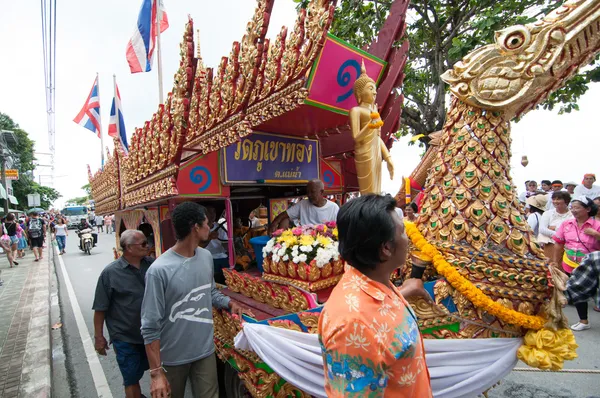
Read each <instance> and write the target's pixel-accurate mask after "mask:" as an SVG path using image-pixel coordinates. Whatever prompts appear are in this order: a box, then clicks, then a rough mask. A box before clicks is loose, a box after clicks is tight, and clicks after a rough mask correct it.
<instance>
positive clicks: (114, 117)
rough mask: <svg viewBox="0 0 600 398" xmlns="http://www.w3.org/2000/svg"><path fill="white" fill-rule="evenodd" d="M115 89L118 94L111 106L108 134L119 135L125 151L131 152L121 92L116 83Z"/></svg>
mask: <svg viewBox="0 0 600 398" xmlns="http://www.w3.org/2000/svg"><path fill="white" fill-rule="evenodd" d="M115 91H116V92H117V96H116V97H115V98H113V102H112V107H111V108H110V124H109V125H108V135H110V136H111V137H119V141H121V146H122V147H123V150H124V151H125V153H128V152H129V146H128V145H127V134H126V133H125V121H124V120H123V108H121V94H120V93H119V87H118V86H117V84H116V83H115Z"/></svg>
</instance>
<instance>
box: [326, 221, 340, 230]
mask: <svg viewBox="0 0 600 398" xmlns="http://www.w3.org/2000/svg"><path fill="white" fill-rule="evenodd" d="M325 225H326V226H327V228H331V229H333V228H335V227H336V226H337V224H336V223H335V221H327V222H326V223H325Z"/></svg>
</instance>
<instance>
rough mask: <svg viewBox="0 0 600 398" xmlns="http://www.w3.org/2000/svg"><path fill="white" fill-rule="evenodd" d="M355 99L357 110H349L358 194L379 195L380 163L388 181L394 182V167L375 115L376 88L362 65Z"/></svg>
mask: <svg viewBox="0 0 600 398" xmlns="http://www.w3.org/2000/svg"><path fill="white" fill-rule="evenodd" d="M353 91H354V97H355V98H356V102H358V106H355V107H354V108H352V109H350V129H351V130H352V138H354V155H355V156H354V162H355V163H356V174H357V176H358V187H359V189H360V193H361V194H363V195H365V194H368V193H374V194H380V193H381V162H382V161H385V162H386V163H387V168H388V171H389V172H390V178H392V179H393V178H394V164H393V163H392V158H391V157H390V153H389V152H388V150H387V147H386V146H385V144H384V142H383V140H382V139H381V126H383V121H382V120H381V117H380V116H379V112H378V111H377V105H376V104H375V97H376V96H377V87H376V84H375V81H374V80H373V79H371V78H370V77H369V76H368V75H367V72H366V70H365V64H364V62H363V63H362V67H361V74H360V76H359V77H358V79H356V82H354V90H353Z"/></svg>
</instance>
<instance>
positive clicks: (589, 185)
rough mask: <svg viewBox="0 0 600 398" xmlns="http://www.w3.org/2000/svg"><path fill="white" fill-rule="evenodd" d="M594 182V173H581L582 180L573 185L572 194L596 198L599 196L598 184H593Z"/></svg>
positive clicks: (599, 188) (599, 187)
mask: <svg viewBox="0 0 600 398" xmlns="http://www.w3.org/2000/svg"><path fill="white" fill-rule="evenodd" d="M595 182H596V174H593V173H588V174H584V175H583V181H581V184H579V185H577V187H575V192H574V195H575V196H576V197H579V196H587V197H588V198H592V199H593V198H596V197H598V196H600V186H599V185H594V183H595Z"/></svg>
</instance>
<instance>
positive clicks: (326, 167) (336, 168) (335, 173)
mask: <svg viewBox="0 0 600 398" xmlns="http://www.w3.org/2000/svg"><path fill="white" fill-rule="evenodd" d="M321 181H323V184H324V185H325V192H341V190H342V187H343V186H344V178H343V177H342V162H341V160H338V159H330V160H324V159H321Z"/></svg>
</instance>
